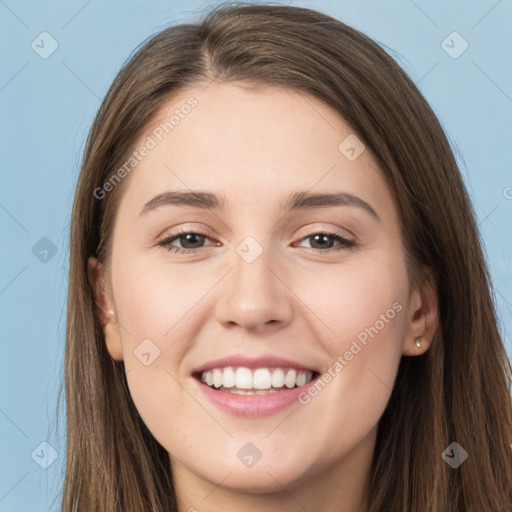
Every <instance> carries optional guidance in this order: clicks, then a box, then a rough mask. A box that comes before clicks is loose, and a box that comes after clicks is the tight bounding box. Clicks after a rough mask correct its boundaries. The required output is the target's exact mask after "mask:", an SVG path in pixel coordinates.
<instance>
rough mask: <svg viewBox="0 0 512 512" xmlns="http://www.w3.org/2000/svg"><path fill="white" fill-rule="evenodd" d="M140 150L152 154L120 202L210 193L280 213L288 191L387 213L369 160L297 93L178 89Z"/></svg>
mask: <svg viewBox="0 0 512 512" xmlns="http://www.w3.org/2000/svg"><path fill="white" fill-rule="evenodd" d="M144 145H146V146H148V147H150V149H149V151H147V152H145V153H146V154H145V156H143V157H141V158H140V161H139V162H138V163H137V165H136V167H134V170H133V171H132V172H131V174H130V176H129V182H130V183H129V184H127V185H128V187H127V190H126V191H125V194H124V195H125V197H124V198H123V200H122V202H128V203H130V204H131V205H137V206H140V207H142V206H143V205H144V204H145V203H146V202H147V201H149V200H151V198H152V197H154V196H155V195H157V194H161V193H164V192H166V191H167V190H177V189H180V190H186V189H189V190H208V191H211V192H214V193H218V194H219V195H222V196H224V197H226V198H227V199H228V206H229V208H230V209H231V210H239V209H243V208H249V207H252V208H254V209H256V210H258V209H259V210H260V212H261V209H262V207H263V205H264V204H265V203H266V204H268V205H269V207H273V206H271V204H275V206H276V207H278V208H281V207H282V205H283V203H284V201H285V200H286V199H287V197H288V196H289V194H290V193H292V192H295V191H304V190H310V191H313V192H339V191H343V192H347V193H351V194H355V195H358V196H360V197H362V198H363V199H364V200H365V201H368V202H370V203H373V205H374V206H375V207H376V209H380V210H386V209H389V208H392V207H393V205H392V204H391V203H392V201H391V196H390V194H389V191H388V190H387V187H386V184H385V181H384V179H383V177H382V175H381V172H380V170H379V169H378V166H377V163H376V161H375V159H374V157H373V155H372V154H371V152H370V151H369V150H368V149H366V148H364V146H363V145H362V142H361V141H359V139H358V138H357V136H356V135H355V134H354V133H353V130H352V129H351V127H350V126H349V125H348V124H347V123H346V122H345V121H344V120H343V119H342V118H341V116H340V115H339V114H338V113H337V112H336V111H335V110H334V109H332V108H330V107H329V106H328V105H326V104H324V103H323V102H321V101H320V100H317V99H316V98H314V97H312V96H310V95H307V94H305V93H301V92H298V91H292V90H289V89H282V88H270V87H269V88H263V89H258V90H251V91H249V90H246V89H244V88H242V87H240V86H239V85H237V84H236V83H230V84H227V83H221V84H217V83H211V84H209V85H207V87H206V88H205V85H202V86H201V87H199V86H198V87H190V88H187V89H184V90H182V91H180V93H179V94H177V95H175V96H173V97H172V98H170V99H168V100H167V101H166V102H165V103H163V104H162V105H161V107H160V109H159V111H158V113H157V115H156V116H155V117H154V119H153V120H152V122H151V123H150V124H149V125H148V127H147V129H146V130H145V132H144V133H143V135H142V136H141V137H140V138H139V141H138V143H137V144H136V145H135V147H136V148H140V147H142V146H144ZM352 149H353V150H352ZM347 150H348V152H347ZM354 156H355V157H356V158H354ZM139 211H140V209H139Z"/></svg>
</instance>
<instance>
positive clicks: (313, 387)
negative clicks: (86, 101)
mask: <svg viewBox="0 0 512 512" xmlns="http://www.w3.org/2000/svg"><path fill="white" fill-rule="evenodd" d="M308 244H309V245H308ZM490 288H491V284H490V279H489V275H488V271H487V269H486V265H485V262H484V258H483V256H482V249H481V246H480V243H479V238H478V232H477V228H476V224H475V221H474V215H473V211H472V207H471V204H470V201H469V199H468V196H467V193H466V190H465V187H464V184H463V181H462V179H461V176H460V173H459V171H458V169H457V165H456V162H455V160H454V157H453V154H452V152H451V149H450V147H449V144H448V142H447V139H446V137H445V135H444V133H443V131H442V129H441V127H440V125H439V122H438V120H437V119H436V117H435V116H434V114H433V112H432V110H431V108H430V107H429V105H428V104H427V102H426V101H425V100H424V98H423V97H422V96H421V94H420V93H419V91H418V90H417V88H416V87H415V86H414V84H413V83H412V82H411V80H410V79H409V78H408V77H407V76H406V75H405V73H404V72H403V71H402V70H401V69H400V68H399V66H398V65H397V64H396V63H395V62H394V61H393V60H392V59H391V58H390V57H389V56H388V55H387V54H386V53H385V52H384V51H383V50H382V49H381V48H380V47H379V46H378V45H376V44H375V43H374V42H372V41H371V40H370V39H368V38H367V37H366V36H364V35H363V34H361V33H360V32H358V31H356V30H354V29H353V28H350V27H348V26H346V25H345V24H343V23H341V22H339V21H337V20H335V19H333V18H330V17H328V16H326V15H324V14H321V13H319V12H316V11H313V10H309V9H303V8H296V7H289V6H270V5H252V6H221V7H220V8H217V9H215V10H213V11H212V12H211V13H210V14H209V15H208V16H207V17H206V18H205V19H204V20H202V21H201V22H200V23H197V24H187V25H179V26H174V27H170V28H168V29H166V30H164V31H162V32H161V33H159V34H158V35H156V36H155V37H153V38H152V39H151V40H149V41H148V42H147V43H146V44H144V46H142V48H140V49H139V51H138V52H137V53H136V54H135V55H134V56H133V57H132V58H131V59H130V61H129V62H128V63H127V64H126V65H125V67H124V68H123V69H122V70H121V72H120V73H119V75H118V76H117V77H116V79H115V81H114V83H113V84H112V86H111V88H110V90H109V92H108V94H107V96H106V98H105V100H104V101H103V103H102V105H101V108H100V110H99V112H98V115H97V117H96V119H95V121H94V124H93V126H92V129H91V132H90V135H89V139H88V142H87V147H86V149H85V154H84V158H83V163H82V171H81V175H80V179H79V183H78V186H77V190H76V196H75V203H74V209H73V219H72V232H71V263H70V278H69V296H68V324H67V346H66V396H67V418H68V446H67V468H66V480H65V486H64V500H63V510H65V511H72V510H105V511H107V510H108V511H114V510H119V511H125V510H133V511H145V510H151V511H170V510H172V511H180V512H181V511H186V510H189V511H192V510H197V511H199V512H202V511H210V510H224V511H229V510H235V509H236V510H244V511H252V510H261V508H262V507H266V508H267V509H268V510H280V511H282V510H284V511H292V510H293V511H295V510H322V511H341V512H348V511H350V512H355V511H357V512H363V511H364V512H390V511H392V512H406V511H407V512H419V511H422V512H423V511H427V510H428V511H433V512H447V511H450V512H451V511H454V512H455V511H457V512H462V511H475V512H481V511H491V510H492V511H503V512H505V511H510V510H512V486H511V485H510V482H511V480H512V457H511V455H512V450H511V448H512V445H511V443H512V434H511V431H512V411H511V400H510V391H509V386H510V378H511V373H512V372H511V368H510V363H509V361H508V359H507V356H506V353H505V350H504V346H503V342H502V340H501V338H500V334H499V331H498V328H497V320H496V315H495V311H494V307H493V301H492V295H491V292H490Z"/></svg>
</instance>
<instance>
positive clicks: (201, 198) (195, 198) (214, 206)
mask: <svg viewBox="0 0 512 512" xmlns="http://www.w3.org/2000/svg"><path fill="white" fill-rule="evenodd" d="M167 205H176V206H192V207H195V208H203V209H205V210H226V209H227V206H228V201H227V200H226V197H225V196H224V195H220V196H218V195H216V194H213V193H211V192H201V191H195V192H192V191H168V192H163V193H161V194H158V195H156V196H155V197H154V198H153V199H151V200H150V201H148V202H147V203H146V204H145V205H144V207H143V208H142V211H141V213H140V214H141V215H143V214H145V213H147V212H149V211H151V210H155V209H156V208H158V207H160V206H167ZM332 206H355V207H357V208H361V209H363V210H364V211H366V212H367V213H369V214H370V215H371V216H372V217H373V218H375V219H376V220H378V221H380V217H379V216H378V214H377V212H376V211H375V210H374V209H373V208H372V206H370V205H369V204H368V203H367V202H366V201H364V200H363V199H361V198H360V197H358V196H355V195H353V194H349V193H347V192H338V193H331V194H327V193H312V192H309V191H304V192H294V193H292V194H290V196H289V198H288V199H287V201H286V202H285V203H283V204H282V205H281V208H282V209H283V210H286V211H295V210H308V209H314V208H327V207H332Z"/></svg>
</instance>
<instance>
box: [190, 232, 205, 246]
mask: <svg viewBox="0 0 512 512" xmlns="http://www.w3.org/2000/svg"><path fill="white" fill-rule="evenodd" d="M189 237H192V239H193V238H198V239H199V242H201V239H202V238H204V237H203V236H202V235H198V234H195V233H189V234H187V235H185V244H187V243H192V244H194V241H193V240H192V241H190V238H189ZM196 243H197V240H196Z"/></svg>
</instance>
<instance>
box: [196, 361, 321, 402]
mask: <svg viewBox="0 0 512 512" xmlns="http://www.w3.org/2000/svg"><path fill="white" fill-rule="evenodd" d="M312 378H313V372H310V371H303V370H296V369H294V368H291V369H290V368H257V369H255V370H251V369H249V368H245V367H239V368H232V367H227V368H215V369H213V370H209V371H207V372H203V373H202V374H201V382H204V383H205V384H206V385H208V386H210V387H214V388H216V389H219V388H221V387H223V388H228V389H229V388H232V389H230V391H231V392H232V393H236V394H239V395H263V394H267V393H275V392H276V391H277V389H279V388H284V387H285V386H286V388H288V389H291V388H294V387H296V386H304V385H305V384H307V383H308V382H309V381H310V380H311V379H312Z"/></svg>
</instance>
